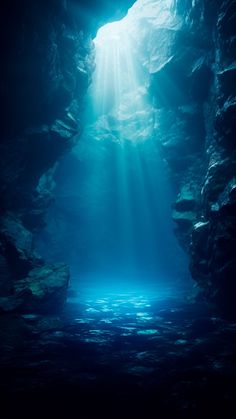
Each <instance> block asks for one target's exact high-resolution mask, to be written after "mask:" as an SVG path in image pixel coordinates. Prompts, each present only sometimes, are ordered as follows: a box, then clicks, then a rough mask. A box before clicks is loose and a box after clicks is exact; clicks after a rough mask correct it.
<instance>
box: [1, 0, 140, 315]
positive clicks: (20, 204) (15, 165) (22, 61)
mask: <svg viewBox="0 0 236 419" xmlns="http://www.w3.org/2000/svg"><path fill="white" fill-rule="evenodd" d="M78 3H79V5H78ZM131 3H132V2H119V5H120V7H119V10H118V7H117V2H112V3H109V2H101V1H100V2H91V4H89V2H76V1H64V0H59V1H55V0H49V1H44V0H43V1H41V0H33V1H29V0H23V1H21V2H18V1H15V0H12V1H10V2H3V4H2V5H1V17H0V36H1V39H2V41H3V44H2V60H1V62H2V64H1V69H0V78H1V86H0V100H1V104H2V106H1V114H2V118H1V144H0V154H1V163H0V178H1V182H0V183H1V186H0V192H1V218H2V223H1V230H0V294H1V295H3V296H4V298H7V295H9V298H10V299H12V298H13V300H14V294H16V288H17V289H18V285H19V284H20V282H17V284H18V285H17V286H15V285H14V283H15V280H17V281H24V284H25V286H26V288H27V286H29V284H31V285H32V283H33V282H35V283H36V282H37V281H38V279H37V278H38V275H37V272H38V273H39V276H40V277H41V275H42V272H43V273H44V280H45V281H46V278H47V274H46V273H47V272H49V271H50V272H53V278H54V279H55V282H56V278H57V277H58V281H59V283H60V272H61V270H60V267H55V266H54V265H52V266H49V265H48V264H46V263H45V262H44V261H43V260H42V259H41V258H40V257H39V256H38V255H36V254H35V252H34V249H33V247H34V246H33V234H32V233H34V232H35V231H37V230H39V229H40V228H42V226H43V225H44V216H45V210H46V209H47V207H48V206H49V204H50V203H51V201H52V190H53V187H54V180H53V172H54V165H55V163H56V162H57V160H58V159H59V158H60V157H61V156H62V155H63V154H64V153H65V152H66V151H68V150H70V149H71V147H72V146H73V145H74V144H75V141H76V140H75V138H76V136H77V137H78V135H80V132H81V123H80V116H81V113H82V110H83V98H84V96H85V94H86V91H87V88H88V86H89V84H90V79H91V75H92V71H93V68H94V58H93V45H92V41H91V35H90V34H91V33H95V32H96V30H97V28H98V26H97V25H99V23H100V17H101V19H103V21H106V20H108V19H111V18H112V17H113V16H115V15H116V16H119V17H122V13H123V14H124V13H125V12H126V11H127V8H128V7H129V5H131ZM85 17H86V18H85ZM38 270H39V271H38ZM27 275H28V276H27ZM50 277H51V274H50V275H49V277H48V278H49V279H50ZM65 277H66V281H67V282H68V273H67V274H66V275H65ZM40 281H41V280H40ZM26 284H28V285H26ZM64 285H65V284H64V283H63V286H61V288H60V287H58V288H57V291H56V292H57V294H58V293H60V289H61V296H60V295H58V296H57V298H58V301H60V304H59V305H60V306H61V305H62V304H61V303H62V301H63V300H64V299H65V286H64ZM49 294H50V293H49ZM53 294H55V292H54V291H53ZM17 298H18V297H17ZM33 298H34V296H33ZM50 298H51V294H50V296H49V297H48V296H47V295H46V294H45V304H46V306H48V308H47V310H49V306H50V304H49V303H50ZM42 299H43V297H42ZM29 300H30V293H28V300H27V304H26V305H27V307H29V306H31V307H32V309H33V308H36V306H37V303H36V300H35V298H34V299H33V300H32V304H31V303H30V302H29ZM45 304H41V307H44V305H45ZM16 305H17V304H15V303H12V304H10V305H9V304H6V300H5V302H4V304H3V305H2V310H4V307H5V308H6V310H7V311H9V309H10V307H12V308H13V309H15V307H16ZM38 305H39V304H38ZM18 307H22V304H18Z"/></svg>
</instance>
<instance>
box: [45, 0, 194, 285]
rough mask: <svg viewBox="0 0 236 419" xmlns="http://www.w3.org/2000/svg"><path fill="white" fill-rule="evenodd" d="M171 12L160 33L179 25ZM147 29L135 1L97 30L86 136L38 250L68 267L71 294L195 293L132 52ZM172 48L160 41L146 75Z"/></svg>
mask: <svg viewBox="0 0 236 419" xmlns="http://www.w3.org/2000/svg"><path fill="white" fill-rule="evenodd" d="M171 3H172V2H168V1H167V2H165V5H163V4H161V3H159V6H158V5H156V7H157V6H158V7H159V12H160V13H159V15H158V18H155V25H157V27H162V26H163V25H164V26H168V25H173V19H175V18H174V16H173V14H172V13H171ZM144 10H145V12H144ZM150 19H151V20H152V9H150V8H148V7H147V6H146V7H145V2H142V1H139V2H137V3H135V5H134V6H133V7H132V8H131V9H130V11H129V13H128V15H127V16H126V17H125V18H124V19H122V20H121V21H117V22H113V23H109V24H107V25H105V26H103V27H101V28H100V29H99V30H98V32H97V36H96V38H95V39H94V56H95V71H94V73H93V79H92V83H91V86H90V88H89V91H88V94H87V97H86V100H85V103H84V116H83V126H84V130H83V135H82V138H80V140H79V143H78V145H77V146H76V147H75V148H74V149H73V151H72V152H71V153H70V154H69V155H67V156H66V157H64V158H63V159H62V161H61V162H60V163H59V165H58V167H57V169H56V173H55V181H56V188H55V203H54V205H52V206H51V208H50V209H49V213H48V216H47V217H48V219H47V224H48V227H47V228H46V229H45V231H44V232H43V233H41V235H40V237H39V239H38V249H39V251H40V253H41V254H42V255H43V256H44V257H46V258H47V259H49V260H52V261H61V260H64V261H65V262H67V263H68V264H69V265H70V267H71V271H72V286H74V287H76V286H78V287H81V285H82V284H86V286H89V284H92V283H94V284H95V286H96V288H99V287H103V286H104V285H107V286H109V285H111V284H112V286H115V288H117V287H118V289H119V287H120V288H121V289H122V287H124V286H127V284H129V285H130V286H131V287H134V289H135V286H139V285H140V284H143V286H144V287H148V286H149V285H150V286H153V285H154V284H157V285H158V286H159V285H160V284H162V285H163V286H165V285H166V284H167V286H168V285H169V284H170V283H176V284H177V283H178V284H179V283H181V281H182V283H183V284H185V285H186V284H188V283H190V279H189V274H188V266H187V256H186V255H185V254H184V252H183V251H182V249H181V248H180V246H179V244H178V243H177V239H176V237H175V234H174V222H173V221H172V208H171V205H172V202H173V200H174V196H175V194H176V192H175V191H174V190H173V186H172V187H171V185H170V179H169V178H168V175H169V173H168V167H167V163H166V162H165V161H164V160H163V157H162V155H161V147H160V143H159V141H158V136H160V135H161V131H160V129H161V128H160V121H159V117H158V115H157V113H156V111H155V109H154V106H153V99H152V94H151V92H150V81H149V79H150V74H149V72H150V69H149V68H147V63H146V61H145V60H146V59H147V57H145V54H147V52H146V50H145V43H144V40H142V38H141V39H140V45H139V44H137V42H136V39H137V34H138V33H139V30H140V25H141V22H142V25H143V26H144V28H145V25H146V26H147V30H148V25H150V22H149V21H150ZM174 23H175V22H174ZM175 24H176V23H175ZM166 48H167V46H164V47H163V42H162V40H160V45H159V49H158V55H157V56H154V57H153V62H152V63H148V66H149V65H151V66H154V64H155V63H154V61H156V64H155V65H159V64H160V62H162V61H163V60H165V58H166V53H167V51H166ZM52 238H53V240H54V242H53V241H52Z"/></svg>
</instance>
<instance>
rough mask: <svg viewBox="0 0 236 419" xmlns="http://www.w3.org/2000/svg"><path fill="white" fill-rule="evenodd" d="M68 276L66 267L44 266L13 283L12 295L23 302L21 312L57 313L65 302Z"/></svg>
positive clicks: (61, 265) (59, 265)
mask: <svg viewBox="0 0 236 419" xmlns="http://www.w3.org/2000/svg"><path fill="white" fill-rule="evenodd" d="M69 276H70V274H69V269H68V267H67V266H66V265H63V264H57V265H44V266H42V267H40V268H35V269H33V270H32V271H31V272H30V273H29V275H28V276H27V277H26V278H24V279H21V280H19V281H17V282H15V284H14V293H15V295H16V297H17V298H20V299H22V300H23V304H22V307H21V311H23V312H37V313H38V312H40V313H54V312H59V311H60V310H61V309H62V308H63V305H64V303H65V301H66V297H67V287H68V284H69Z"/></svg>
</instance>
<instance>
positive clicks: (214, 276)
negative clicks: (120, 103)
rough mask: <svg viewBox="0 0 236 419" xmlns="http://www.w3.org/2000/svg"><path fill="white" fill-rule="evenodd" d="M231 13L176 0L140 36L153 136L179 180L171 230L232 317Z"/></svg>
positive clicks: (202, 286)
mask: <svg viewBox="0 0 236 419" xmlns="http://www.w3.org/2000/svg"><path fill="white" fill-rule="evenodd" d="M146 4H147V7H148V6H149V7H152V6H153V7H154V9H155V8H156V7H158V2H152V1H147V2H146ZM167 16H168V14H167ZM235 16H236V6H235V2H232V1H220V0H219V1H214V2H213V1H204V0H198V1H196V2H194V3H192V4H190V3H188V2H182V1H175V2H173V5H172V13H171V14H170V15H169V18H168V17H167V18H165V19H164V20H163V21H162V22H161V24H160V20H158V19H156V18H155V13H153V14H152V15H151V14H150V15H148V14H147V18H146V21H145V24H143V26H142V27H143V30H142V36H141V38H140V41H139V42H140V43H141V44H142V43H143V45H145V48H144V47H142V48H143V51H144V52H143V58H142V61H143V65H144V66H146V68H147V69H148V72H149V74H150V93H151V95H152V97H153V100H154V107H155V109H156V117H155V118H156V140H157V142H158V144H160V146H161V152H162V156H163V158H164V159H166V161H167V163H168V166H169V172H170V177H171V179H172V181H173V183H174V184H175V186H176V187H177V198H176V201H175V202H174V204H173V220H174V222H175V224H176V235H177V237H178V240H179V242H180V244H181V245H182V247H183V248H184V249H185V250H186V251H187V252H188V253H189V255H190V270H191V273H192V276H193V278H194V279H195V280H196V282H197V284H198V285H199V290H201V293H202V294H203V295H205V296H207V298H208V300H210V301H213V302H214V303H215V304H216V306H217V307H220V309H221V311H222V312H224V313H226V314H230V315H233V316H235V302H236V285H235V274H236V265H235V261H236V253H235V249H236V246H235V237H236V235H235V233H236V231H235V226H236V219H235V216H236V212H235V173H236V171H235V169H236V166H235V156H236V154H235V143H234V137H235V115H236V114H235V94H236V91H235V87H234V86H235V75H236V71H235V58H236V49H235V35H236V32H235V19H236V17H235ZM142 23H143V20H142ZM140 25H141V23H140ZM159 39H161V40H162V42H161V43H160V45H159V44H158V40H159ZM158 45H159V50H158ZM163 45H164V47H163Z"/></svg>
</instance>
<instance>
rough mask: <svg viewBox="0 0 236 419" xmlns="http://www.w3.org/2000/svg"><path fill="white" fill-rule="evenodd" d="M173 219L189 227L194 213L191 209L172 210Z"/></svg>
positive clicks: (194, 216) (194, 217)
mask: <svg viewBox="0 0 236 419" xmlns="http://www.w3.org/2000/svg"><path fill="white" fill-rule="evenodd" d="M172 218H173V220H174V221H175V222H176V223H177V224H178V225H179V226H181V227H186V228H189V227H191V226H192V224H193V222H194V221H195V220H196V213H195V212H193V211H176V210H174V211H173V212H172Z"/></svg>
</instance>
